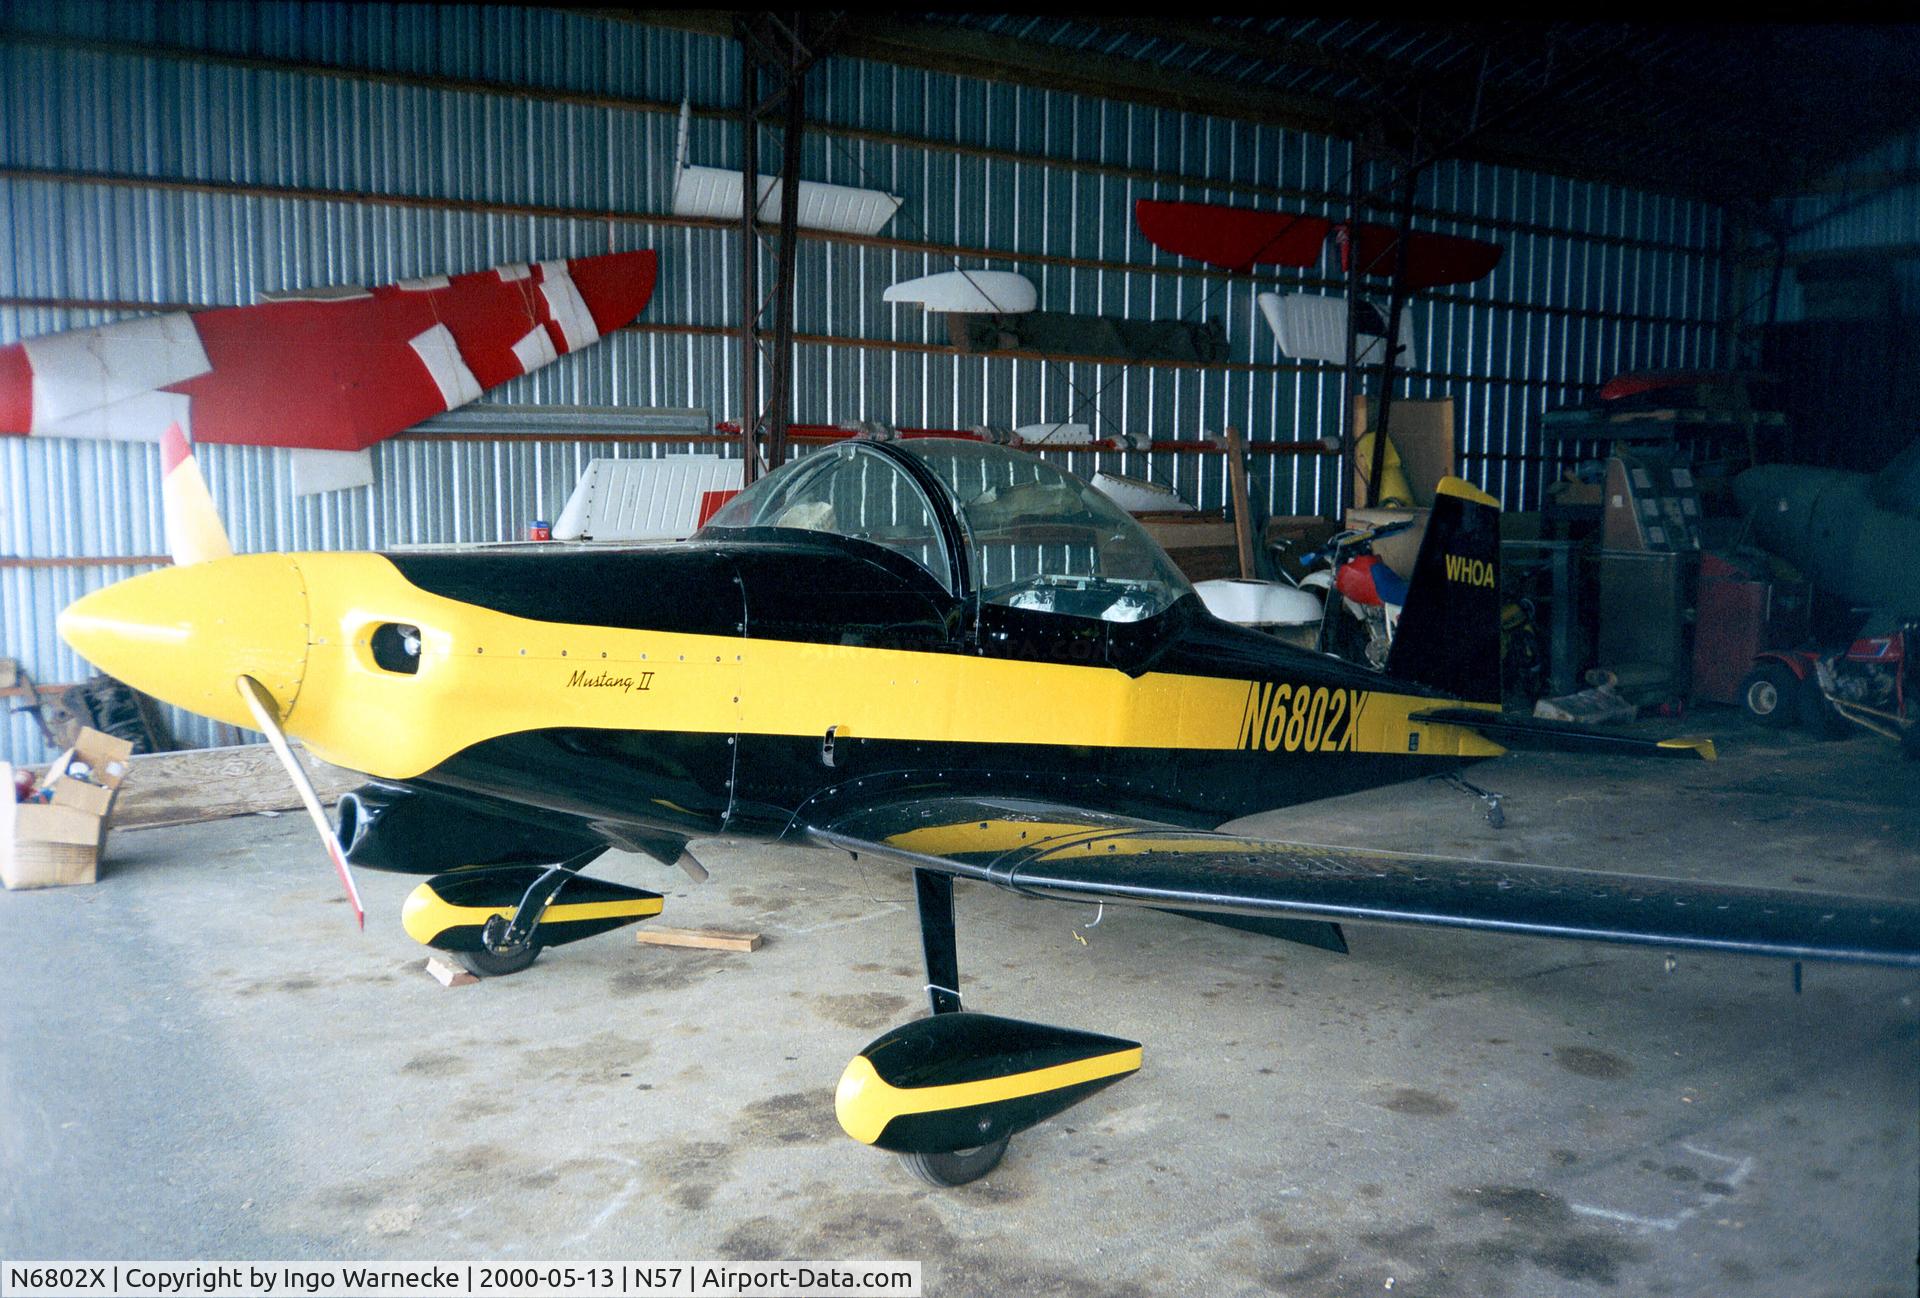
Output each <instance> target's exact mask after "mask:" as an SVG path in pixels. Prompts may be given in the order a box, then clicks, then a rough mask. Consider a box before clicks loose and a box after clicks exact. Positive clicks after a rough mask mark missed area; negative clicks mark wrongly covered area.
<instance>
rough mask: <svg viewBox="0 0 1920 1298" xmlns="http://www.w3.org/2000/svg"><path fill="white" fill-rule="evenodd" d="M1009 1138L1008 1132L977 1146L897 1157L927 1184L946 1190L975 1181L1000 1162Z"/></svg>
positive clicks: (1004, 1155) (1004, 1154) (1005, 1151)
mask: <svg viewBox="0 0 1920 1298" xmlns="http://www.w3.org/2000/svg"><path fill="white" fill-rule="evenodd" d="M1011 1139H1013V1137H1011V1136H1002V1137H1000V1139H998V1140H996V1141H994V1142H993V1143H992V1144H988V1145H982V1146H980V1147H979V1148H978V1149H959V1150H955V1151H954V1152H953V1153H951V1154H902V1155H900V1157H901V1158H903V1159H905V1160H906V1164H907V1166H908V1167H910V1168H912V1169H913V1174H914V1175H915V1176H917V1177H919V1178H920V1179H921V1180H923V1181H925V1182H926V1183H927V1184H928V1185H937V1186H939V1187H940V1188H941V1189H943V1190H947V1189H952V1188H953V1187H954V1186H956V1185H965V1184H966V1183H967V1182H969V1181H977V1180H979V1179H980V1178H981V1177H983V1176H985V1175H986V1174H987V1173H988V1172H991V1171H992V1170H993V1169H994V1168H996V1167H998V1166H1000V1160H1001V1159H1002V1158H1004V1157H1006V1153H1007V1142H1008V1141H1009V1140H1011Z"/></svg>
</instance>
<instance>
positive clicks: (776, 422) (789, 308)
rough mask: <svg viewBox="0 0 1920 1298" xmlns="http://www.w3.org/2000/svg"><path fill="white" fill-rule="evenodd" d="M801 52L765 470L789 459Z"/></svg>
mask: <svg viewBox="0 0 1920 1298" xmlns="http://www.w3.org/2000/svg"><path fill="white" fill-rule="evenodd" d="M799 59H800V50H799V49H798V48H797V47H795V48H793V49H791V50H790V51H789V62H788V66H787V68H786V69H785V76H786V95H787V104H786V107H787V113H786V123H785V130H784V131H783V132H782V138H781V141H780V232H779V235H778V237H777V239H776V241H775V243H774V260H773V265H774V271H773V300H772V307H773V312H774V316H773V357H772V382H771V383H770V384H769V385H768V387H769V390H768V393H767V411H766V440H767V467H768V468H770V469H777V468H779V467H780V465H781V464H782V463H784V462H785V460H786V458H787V425H788V423H790V422H791V421H792V418H793V409H792V406H793V285H794V263H795V260H796V256H797V251H798V245H799V238H798V236H797V234H796V231H797V230H798V228H799V219H800V135H801V131H802V129H803V128H804V126H805V124H806V115H805V107H806V96H805V90H806V80H805V76H806V73H805V70H804V69H803V68H801V67H800V66H799Z"/></svg>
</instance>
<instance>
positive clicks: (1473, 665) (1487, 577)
mask: <svg viewBox="0 0 1920 1298" xmlns="http://www.w3.org/2000/svg"><path fill="white" fill-rule="evenodd" d="M1387 674H1388V675H1389V676H1397V677H1399V678H1400V679H1401V680H1407V681H1416V682H1418V683H1420V684H1422V685H1431V686H1433V687H1435V688H1436V689H1442V690H1445V691H1446V692H1447V693H1449V694H1451V695H1453V696H1454V697H1455V698H1460V699H1465V700H1467V701H1468V702H1471V703H1498V702H1500V502H1499V501H1497V500H1495V499H1494V498H1493V497H1492V496H1489V495H1488V494H1487V493H1486V492H1484V491H1481V490H1480V489H1479V488H1478V487H1475V486H1473V485H1472V484H1471V483H1467V482H1463V481H1462V480H1460V479H1459V478H1442V479H1441V480H1440V485H1439V486H1438V488H1436V490H1435V493H1434V497H1433V512H1432V513H1431V514H1430V515H1429V516H1428V518H1427V534H1426V537H1425V538H1424V539H1423V540H1422V541H1421V542H1420V557H1419V558H1418V559H1417V560H1415V562H1414V565H1413V572H1412V574H1411V575H1410V576H1409V577H1408V580H1407V603H1406V607H1405V608H1404V609H1403V610H1402V611H1401V613H1400V626H1399V629H1398V630H1397V631H1396V632H1395V633H1394V637H1393V649H1392V651H1391V652H1389V653H1388V655H1387Z"/></svg>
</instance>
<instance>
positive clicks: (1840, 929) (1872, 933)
mask: <svg viewBox="0 0 1920 1298" xmlns="http://www.w3.org/2000/svg"><path fill="white" fill-rule="evenodd" d="M807 832H808V836H809V837H810V838H811V839H812V840H813V841H814V842H817V843H821V844H825V845H829V846H833V847H839V848H843V849H846V850H848V851H853V852H865V853H871V854H873V855H876V856H880V857H883V858H887V859H892V860H896V861H900V862H903V863H905V864H909V865H913V866H915V867H917V868H920V869H926V870H933V871H937V872H940V873H944V874H950V875H953V876H956V877H959V878H965V879H975V880H979V881H981V882H983V883H991V884H994V885H996V886H998V887H1002V888H1006V889H1009V890H1010V891H1013V892H1017V893H1021V894H1023V895H1025V896H1029V897H1044V898H1049V899H1051V900H1056V901H1078V902H1089V903H1092V902H1108V903H1114V904H1120V905H1136V906H1149V907H1153V908H1155V909H1160V910H1178V911H1198V912H1209V913H1214V914H1223V915H1244V916H1255V917H1279V916H1285V917H1288V918H1294V919H1308V920H1325V921H1335V922H1344V921H1360V922H1379V923H1391V924H1428V925H1438V926H1441V927H1447V928H1465V929H1479V930H1484V931H1489V932H1496V933H1517V934H1521V935H1525V936H1534V937H1564V938H1578V939H1581V940H1585V941H1592V942H1632V943H1640V944H1645V945H1650V946H1661V947H1690V948H1698V949H1705V950H1715V951H1731V952H1741V953H1746V954H1752V955H1768V956H1784V957H1788V958H1791V959H1796V960H1798V959H1805V960H1836V961H1847V962H1853V963H1861V964H1881V965H1897V966H1904V967H1909V968H1920V905H1916V904H1915V903H1913V902H1910V901H1890V900H1880V899H1875V898H1865V897H1847V896H1837V895H1831V894H1824V893H1814V892H1800V891H1793V890H1784V889H1764V888H1745V887H1738V886H1735V885H1731V884H1719V883H1701V882H1692V881H1687V880H1679V879H1662V878H1655V877H1651V876H1648V875H1638V874H1614V873H1601V872H1595V871H1588V870H1571V869H1563V868H1559V867H1555V866H1542V865H1515V864H1508V863H1505V862H1491V861H1469V860H1458V859H1449V858H1446V857H1433V856H1413V855H1405V854H1401V853H1394V852H1374V851H1361V850H1358V849H1354V848H1345V847H1316V846H1312V845H1309V844H1304V843H1286V842H1277V841H1274V840H1271V839H1260V838H1244V837H1238V836H1235V835H1232V834H1220V833H1207V832H1204V831H1200V830H1190V829H1180V828H1176V827H1173V826H1169V825H1161V824H1155V823H1153V822H1151V821H1145V820H1132V819H1127V818H1125V817H1119V816H1109V815H1104V814H1100V813H1097V812H1087V811H1081V810H1078V809H1075V808H1072V807H1067V806H1063V805H1059V804H1049V803H1044V802H1029V801H1017V800H1012V799H972V798H928V799H921V800H917V801H915V800H901V801H895V802H890V803H884V804H880V805H873V806H868V807H865V808H860V809H857V810H851V811H846V812H841V813H839V814H837V815H833V816H826V817H820V818H816V819H815V820H814V821H813V822H812V823H811V824H810V825H809V827H808V831H807Z"/></svg>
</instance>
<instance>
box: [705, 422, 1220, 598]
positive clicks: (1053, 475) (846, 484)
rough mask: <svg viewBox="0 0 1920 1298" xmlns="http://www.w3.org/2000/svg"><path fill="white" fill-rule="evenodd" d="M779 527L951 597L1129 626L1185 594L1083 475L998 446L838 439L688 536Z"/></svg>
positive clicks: (1146, 541) (1126, 518)
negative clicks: (853, 549)
mask: <svg viewBox="0 0 1920 1298" xmlns="http://www.w3.org/2000/svg"><path fill="white" fill-rule="evenodd" d="M767 528H773V529H789V530H799V531H808V532H816V533H822V534H826V535H831V536H838V537H844V538H847V539H848V540H851V541H855V542H860V543H864V544H869V545H878V546H882V547H885V548H886V549H889V550H893V551H895V552H896V553H899V554H903V555H905V556H906V557H908V558H909V559H911V560H913V561H914V562H915V563H916V564H918V565H919V566H920V567H921V568H922V569H924V570H925V571H926V572H927V573H928V575H930V576H931V577H932V578H933V579H934V580H935V581H936V582H938V583H939V584H940V585H941V587H943V588H944V589H946V590H947V591H948V592H949V593H951V594H954V595H968V594H973V595H977V596H979V598H980V599H981V600H983V601H985V602H987V603H993V604H1004V605H1007V606H1009V607H1012V608H1020V609H1028V610H1031V611H1034V612H1047V613H1060V614H1066V615H1071V616H1076V617H1088V618H1099V619H1101V620H1104V621H1108V622H1137V621H1141V620H1143V619H1146V618H1150V617H1153V616H1154V615H1155V614H1157V613H1160V612H1162V611H1163V610H1165V609H1167V608H1168V607H1170V606H1172V605H1173V604H1174V603H1175V602H1177V601H1178V600H1180V599H1181V598H1182V597H1183V596H1186V595H1190V594H1192V593H1193V588H1192V587H1191V586H1189V585H1188V584H1187V581H1186V578H1184V577H1182V576H1181V575H1180V571H1179V569H1177V568H1175V567H1174V566H1173V563H1172V561H1171V560H1169V559H1168V558H1167V556H1166V552H1165V551H1163V550H1162V549H1161V548H1160V547H1159V545H1157V544H1156V543H1155V542H1154V540H1153V538H1152V537H1150V536H1148V535H1147V533H1146V531H1145V529H1143V528H1142V527H1141V526H1140V524H1139V523H1137V522H1135V521H1134V519H1133V518H1132V517H1131V516H1130V515H1129V514H1127V512H1126V511H1125V510H1123V509H1121V508H1120V507H1119V506H1118V505H1116V504H1114V503H1113V502H1112V501H1111V500H1109V499H1107V498H1106V497H1105V496H1103V495H1101V494H1100V493H1099V492H1098V491H1095V490H1094V489H1093V488H1092V487H1091V486H1089V485H1087V484H1086V483H1085V482H1083V481H1082V480H1081V479H1079V478H1077V477H1075V476H1074V475H1073V474H1071V473H1068V472H1066V471H1064V470H1062V469H1059V468H1057V467H1055V466H1054V465H1052V464H1049V463H1047V462H1046V461H1044V460H1042V459H1040V458H1039V457H1038V456H1035V455H1028V454H1026V453H1024V452H1021V451H1016V450H1013V449H1011V448H1008V447H1004V446H994V445H991V444H989V443H984V442H970V441H962V440H958V439H952V438H914V439H910V440H903V441H895V442H868V441H850V442H842V443H840V444H838V445H836V446H832V447H829V448H827V449H825V450H820V451H815V452H813V453H811V454H809V455H805V456H802V457H800V458H799V459H797V460H794V461H792V462H790V463H788V464H785V465H783V466H781V467H780V468H779V469H777V470H775V471H774V472H772V473H770V474H768V475H767V476H766V477H764V478H762V479H760V480H759V481H758V482H756V483H754V484H753V486H751V487H749V488H747V489H746V490H745V491H743V492H741V493H740V494H739V495H738V496H735V497H734V498H733V499H732V500H731V501H729V502H727V504H726V505H725V506H724V507H723V508H722V509H721V510H720V512H719V513H717V514H715V515H714V516H713V518H712V520H711V521H709V522H708V524H707V525H706V527H704V528H703V529H701V531H700V536H701V537H703V538H706V539H710V540H718V539H723V538H725V537H726V536H727V535H729V534H739V533H742V532H745V531H748V530H761V529H767Z"/></svg>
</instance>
